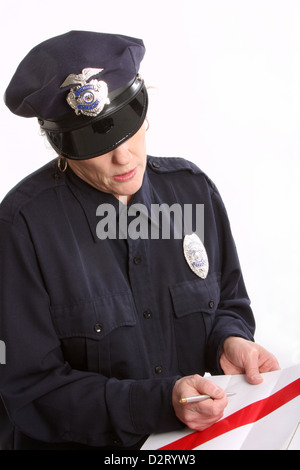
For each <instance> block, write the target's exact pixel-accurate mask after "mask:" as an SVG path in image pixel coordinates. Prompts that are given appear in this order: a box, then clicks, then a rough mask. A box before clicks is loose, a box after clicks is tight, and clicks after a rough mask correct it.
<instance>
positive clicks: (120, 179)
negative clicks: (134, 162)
mask: <svg viewBox="0 0 300 470" xmlns="http://www.w3.org/2000/svg"><path fill="white" fill-rule="evenodd" d="M136 173H137V167H136V168H134V169H133V170H131V171H128V173H123V174H122V175H114V176H113V179H114V180H115V181H118V182H124V181H129V180H131V179H132V178H133V177H134V176H135V175H136Z"/></svg>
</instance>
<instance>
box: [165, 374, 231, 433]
mask: <svg viewBox="0 0 300 470" xmlns="http://www.w3.org/2000/svg"><path fill="white" fill-rule="evenodd" d="M199 394H201V395H209V396H211V399H210V398H209V399H207V400H204V401H202V402H196V403H179V400H180V398H183V397H188V396H193V395H199ZM172 402H173V408H174V410H175V413H176V416H177V418H179V419H180V420H181V421H182V422H183V423H184V424H186V426H188V427H189V428H190V429H194V430H195V431H203V430H204V429H206V428H208V427H209V426H211V425H212V424H214V423H215V422H216V421H218V420H219V419H221V418H222V416H223V414H224V408H225V407H226V405H227V397H226V393H225V391H224V390H222V389H221V388H220V387H218V386H217V385H215V384H214V383H213V382H211V381H209V380H207V379H204V378H203V377H201V376H200V375H197V374H196V375H190V376H188V377H182V378H181V379H179V380H177V382H175V385H174V387H173V392H172Z"/></svg>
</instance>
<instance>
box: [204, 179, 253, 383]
mask: <svg viewBox="0 0 300 470" xmlns="http://www.w3.org/2000/svg"><path fill="white" fill-rule="evenodd" d="M212 204H213V210H214V217H215V223H216V228H217V232H218V245H219V257H220V263H221V264H220V266H221V286H220V290H221V292H220V301H219V304H218V308H217V310H216V313H215V320H214V324H213V327H212V330H211V332H210V335H209V338H208V344H207V351H206V355H207V364H208V366H207V369H208V370H209V372H211V373H212V374H222V373H223V371H222V369H221V367H220V363H219V358H220V351H221V348H222V345H223V343H224V341H225V339H226V338H228V337H229V336H239V337H242V338H244V339H247V340H250V341H254V336H253V335H254V331H255V320H254V316H253V312H252V309H251V305H250V300H249V297H248V293H247V291H246V287H245V284H244V279H243V275H242V270H241V266H240V262H239V258H238V254H237V249H236V245H235V242H234V239H233V236H232V232H231V227H230V222H229V219H228V216H227V211H226V209H225V206H224V203H223V201H222V199H221V196H220V194H219V192H218V190H217V189H216V187H215V186H214V185H213V183H212Z"/></svg>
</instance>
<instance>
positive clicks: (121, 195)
mask: <svg viewBox="0 0 300 470" xmlns="http://www.w3.org/2000/svg"><path fill="white" fill-rule="evenodd" d="M67 160H68V164H69V165H70V167H71V169H72V170H73V171H74V173H75V174H76V175H77V176H79V177H80V178H81V179H83V180H84V181H86V182H87V183H89V184H90V185H91V186H94V187H95V188H97V189H99V190H100V191H103V192H105V193H110V194H113V195H114V196H115V197H117V198H118V199H122V200H123V202H129V200H130V199H131V197H132V196H133V195H134V194H135V193H136V192H137V191H138V189H139V188H140V187H141V185H142V182H143V176H144V173H145V168H146V139H145V125H142V127H141V128H140V129H139V130H138V132H137V133H136V134H134V135H133V136H132V137H131V138H130V139H128V140H127V141H126V142H124V143H123V144H121V145H119V147H117V148H116V149H114V150H112V151H111V152H108V153H105V154H104V155H100V156H99V157H94V158H90V159H89V160H71V159H67ZM126 198H127V201H126Z"/></svg>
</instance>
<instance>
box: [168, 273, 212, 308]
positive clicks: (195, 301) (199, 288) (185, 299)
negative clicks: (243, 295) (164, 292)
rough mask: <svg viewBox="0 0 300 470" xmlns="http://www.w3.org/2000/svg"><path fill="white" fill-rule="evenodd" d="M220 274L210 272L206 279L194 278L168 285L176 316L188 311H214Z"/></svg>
mask: <svg viewBox="0 0 300 470" xmlns="http://www.w3.org/2000/svg"><path fill="white" fill-rule="evenodd" d="M219 281H220V275H219V274H218V273H212V274H209V275H208V276H207V278H206V279H200V278H199V279H195V280H194V281H185V282H181V283H179V284H175V285H173V286H170V288H169V289H170V293H171V297H172V302H173V307H174V312H175V316H176V317H182V316H185V315H188V314H190V313H195V312H203V313H208V314H210V313H214V312H215V311H216V309H217V307H218V304H219V300H220V286H219Z"/></svg>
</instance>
